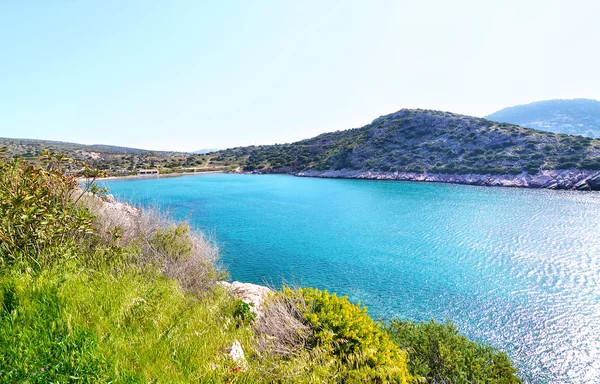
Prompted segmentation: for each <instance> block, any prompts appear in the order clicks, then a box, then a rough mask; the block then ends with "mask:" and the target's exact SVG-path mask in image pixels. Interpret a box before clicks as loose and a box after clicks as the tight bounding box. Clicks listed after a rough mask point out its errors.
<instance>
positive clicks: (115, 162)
mask: <svg viewBox="0 0 600 384" xmlns="http://www.w3.org/2000/svg"><path fill="white" fill-rule="evenodd" d="M0 148H6V151H7V153H8V154H9V155H10V156H12V157H23V158H25V159H27V160H30V161H36V160H37V158H38V157H39V156H40V154H41V153H42V152H43V151H49V152H53V153H63V154H65V155H66V156H68V157H70V158H72V159H74V160H78V161H84V162H86V163H88V164H90V165H91V166H93V167H96V168H99V169H101V170H104V171H107V172H108V173H109V174H110V175H113V176H122V175H129V174H135V173H136V172H137V170H138V169H147V168H157V169H159V170H160V172H161V173H173V172H185V171H189V170H190V169H192V168H195V169H197V170H199V171H202V170H214V169H216V168H213V167H212V165H211V166H209V165H208V160H207V158H206V157H205V156H203V155H195V154H189V153H184V152H173V151H151V150H146V149H138V148H129V147H118V146H113V145H104V144H94V145H84V144H76V143H68V142H62V141H51V140H34V139H11V138H0Z"/></svg>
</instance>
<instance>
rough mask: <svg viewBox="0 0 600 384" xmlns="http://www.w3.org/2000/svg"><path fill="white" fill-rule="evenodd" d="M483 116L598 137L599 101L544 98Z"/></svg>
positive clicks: (556, 131)
mask: <svg viewBox="0 0 600 384" xmlns="http://www.w3.org/2000/svg"><path fill="white" fill-rule="evenodd" d="M485 118H486V119H490V120H494V121H501V122H505V123H512V124H518V125H521V126H523V127H528V128H535V129H540V130H543V131H549V132H554V133H566V134H569V135H582V136H589V137H600V101H597V100H591V99H572V100H546V101H537V102H535V103H530V104H524V105H517V106H515V107H509V108H504V109H502V110H500V111H498V112H495V113H492V114H491V115H489V116H486V117H485Z"/></svg>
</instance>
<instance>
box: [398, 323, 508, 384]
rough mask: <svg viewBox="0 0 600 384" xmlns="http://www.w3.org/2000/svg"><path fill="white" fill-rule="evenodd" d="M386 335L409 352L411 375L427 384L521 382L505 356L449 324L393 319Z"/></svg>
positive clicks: (505, 383)
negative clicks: (418, 377)
mask: <svg viewBox="0 0 600 384" xmlns="http://www.w3.org/2000/svg"><path fill="white" fill-rule="evenodd" d="M387 332H388V334H389V335H390V337H391V339H392V341H393V342H394V343H396V344H397V345H398V346H400V347H401V348H404V349H405V350H406V351H407V352H408V355H409V358H410V362H409V370H410V372H411V374H413V375H416V376H422V377H424V378H426V379H427V382H429V383H490V384H492V383H494V384H496V383H498V384H513V383H519V382H520V380H519V379H518V378H517V377H516V376H515V373H516V370H515V368H514V367H513V366H512V365H511V363H510V360H509V359H508V356H507V355H506V353H504V352H500V351H498V350H496V349H495V348H492V347H489V346H487V345H484V344H480V343H475V342H473V341H470V340H469V339H467V338H466V337H465V336H463V335H460V334H459V332H458V330H457V329H456V327H455V326H454V325H452V324H451V323H449V322H448V323H446V324H442V323H437V322H434V321H430V322H424V323H417V322H414V321H406V320H394V321H392V322H391V323H390V324H388V326H387Z"/></svg>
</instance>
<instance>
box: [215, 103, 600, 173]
mask: <svg viewBox="0 0 600 384" xmlns="http://www.w3.org/2000/svg"><path fill="white" fill-rule="evenodd" d="M213 160H215V161H227V162H237V163H239V164H241V166H243V167H244V169H245V170H255V169H264V168H267V169H269V168H273V169H277V168H282V167H289V168H290V169H291V170H295V171H300V170H309V169H316V170H330V169H333V170H340V169H352V170H370V171H392V172H394V171H401V172H424V171H428V172H432V173H448V174H462V173H479V174H500V173H509V174H510V173H513V174H516V173H520V172H522V171H527V172H529V173H532V174H533V173H537V172H538V170H540V169H586V170H600V140H594V139H590V138H584V137H580V136H569V135H559V134H552V133H548V132H542V131H536V130H533V129H528V128H522V127H519V126H516V125H511V124H505V123H497V122H493V121H490V120H485V119H480V118H475V117H470V116H463V115H457V114H453V113H448V112H440V111H429V110H401V111H398V112H396V113H393V114H390V115H387V116H382V117H379V118H377V119H375V120H374V121H373V122H372V123H371V124H369V125H366V126H364V127H362V128H355V129H349V130H346V131H338V132H332V133H325V134H322V135H319V136H317V137H314V138H312V139H307V140H302V141H299V142H296V143H292V144H281V145H268V146H253V147H241V148H233V149H228V150H225V151H219V152H216V153H215V154H213Z"/></svg>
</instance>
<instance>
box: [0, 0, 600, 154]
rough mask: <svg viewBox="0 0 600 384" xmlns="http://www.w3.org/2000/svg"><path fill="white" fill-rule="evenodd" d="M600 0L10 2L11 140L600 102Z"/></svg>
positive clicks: (293, 136)
mask: <svg viewBox="0 0 600 384" xmlns="http://www.w3.org/2000/svg"><path fill="white" fill-rule="evenodd" d="M599 13H600V4H599V3H597V2H594V1H572V2H568V3H567V2H562V1H525V2H519V1H506V2H502V3H499V4H495V5H490V4H482V3H480V2H477V1H474V0H471V1H466V0H465V1H456V2H452V3H451V4H450V3H446V2H441V1H425V2H411V1H408V2H403V3H401V4H400V3H398V2H392V1H376V2H363V1H332V2H328V3H326V4H322V3H321V2H317V1H307V2H302V3H296V2H276V1H257V2H252V3H250V2H241V1H240V2H236V1H232V2H227V3H223V2H204V3H197V2H193V1H183V0H182V1H176V2H172V3H169V4H168V5H167V4H165V3H163V2H160V1H157V0H153V1H146V2H143V3H134V2H121V1H116V0H112V1H105V2H101V3H96V2H71V1H62V0H48V1H45V2H19V3H3V4H0V47H1V48H0V59H1V60H2V63H3V64H2V67H1V68H2V69H1V70H0V81H1V82H2V84H3V86H2V87H1V88H0V127H1V129H0V136H2V137H13V138H17V137H18V138H31V139H42V140H54V141H67V142H75V143H81V144H107V145H116V146H126V147H134V148H143V149H150V150H177V151H195V150H199V149H202V148H230V147H236V146H245V145H255V144H257V145H258V144H273V143H286V142H294V141H297V140H301V139H305V138H310V137H313V136H316V135H318V134H321V133H324V132H331V131H336V130H344V129H349V128H355V127H361V126H364V125H366V124H368V123H370V122H371V121H372V120H373V119H375V118H376V117H378V116H380V115H385V114H389V113H392V112H395V111H397V110H400V109H402V108H423V109H437V110H443V111H449V112H454V113H459V114H466V115H472V116H478V117H482V116H485V115H488V114H491V113H493V112H496V111H497V110H500V109H502V108H506V107H510V106H514V105H519V104H526V103H530V102H535V101H540V100H548V99H571V98H591V99H596V100H598V99H600V77H599V76H596V72H597V65H596V64H597V62H598V59H599V58H600V54H598V53H597V52H596V50H594V49H593V47H594V46H595V42H596V41H595V40H596V37H597V36H598V35H600V24H597V23H596V20H595V19H596V15H597V14H599Z"/></svg>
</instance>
